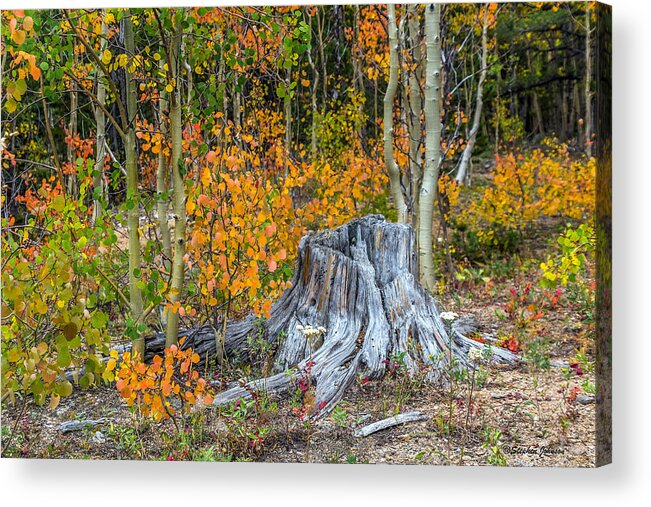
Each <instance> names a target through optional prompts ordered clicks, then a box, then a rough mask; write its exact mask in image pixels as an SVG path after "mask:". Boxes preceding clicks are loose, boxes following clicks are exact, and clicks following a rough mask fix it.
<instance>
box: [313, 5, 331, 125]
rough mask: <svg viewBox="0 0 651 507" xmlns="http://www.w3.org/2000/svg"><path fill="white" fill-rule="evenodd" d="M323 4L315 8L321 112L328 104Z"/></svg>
mask: <svg viewBox="0 0 651 507" xmlns="http://www.w3.org/2000/svg"><path fill="white" fill-rule="evenodd" d="M325 8H326V7H325V6H321V7H317V9H316V26H317V32H318V34H319V55H320V56H321V70H322V72H321V74H323V91H322V97H321V100H322V104H321V105H322V107H321V110H322V112H323V113H325V111H326V107H327V105H328V67H327V61H326V56H325V48H324V47H323V30H324V28H325V26H324V25H325V18H326V16H325V13H324V12H323V11H324V9H325Z"/></svg>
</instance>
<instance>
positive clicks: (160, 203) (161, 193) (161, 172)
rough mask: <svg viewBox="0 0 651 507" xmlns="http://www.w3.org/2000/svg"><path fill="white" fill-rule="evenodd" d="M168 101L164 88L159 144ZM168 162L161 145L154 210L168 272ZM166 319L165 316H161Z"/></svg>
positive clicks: (165, 130) (164, 139)
mask: <svg viewBox="0 0 651 507" xmlns="http://www.w3.org/2000/svg"><path fill="white" fill-rule="evenodd" d="M164 66H165V60H163V59H161V60H159V70H160V72H161V73H164ZM167 108H168V101H167V92H166V91H165V89H163V90H161V92H160V102H159V104H158V117H159V122H160V126H159V128H160V133H161V138H162V139H161V144H162V143H166V142H167V136H168V128H167V118H168V111H167ZM169 170H170V168H169V164H168V162H167V153H166V150H165V149H164V146H161V149H160V151H159V152H158V168H157V169H156V193H157V202H156V212H157V213H158V227H159V229H160V235H161V242H162V244H163V267H164V269H165V271H167V272H168V273H169V272H170V270H171V268H172V239H171V235H170V228H169V225H168V223H167V213H168V210H169V196H168V192H169V189H170V185H169V178H170V176H169ZM163 320H164V321H166V319H165V317H164V318H163Z"/></svg>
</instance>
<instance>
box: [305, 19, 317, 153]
mask: <svg viewBox="0 0 651 507" xmlns="http://www.w3.org/2000/svg"><path fill="white" fill-rule="evenodd" d="M317 9H318V7H317ZM305 13H306V16H307V17H308V20H309V21H310V23H309V24H310V26H311V25H312V22H311V18H309V13H308V12H307V8H306V9H305ZM313 49H314V47H313V46H312V47H311V48H310V49H309V50H308V51H307V60H308V62H309V64H310V68H311V69H312V130H311V139H310V153H311V155H312V159H313V160H314V159H315V158H316V152H317V138H316V128H317V116H318V114H317V91H318V89H319V71H318V70H317V68H316V65H315V63H314V61H315V57H313V56H312V51H313Z"/></svg>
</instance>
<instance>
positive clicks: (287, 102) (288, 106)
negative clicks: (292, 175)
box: [283, 68, 292, 176]
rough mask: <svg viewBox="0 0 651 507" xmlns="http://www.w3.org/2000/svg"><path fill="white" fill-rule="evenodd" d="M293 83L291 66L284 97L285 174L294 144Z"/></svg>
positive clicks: (286, 79)
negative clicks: (291, 88)
mask: <svg viewBox="0 0 651 507" xmlns="http://www.w3.org/2000/svg"><path fill="white" fill-rule="evenodd" d="M291 84H292V70H291V68H289V69H287V74H286V78H285V98H284V107H285V156H284V157H283V170H284V172H285V176H287V172H288V165H287V162H288V160H287V159H288V158H289V151H290V149H291V146H292V98H291V93H290V89H289V87H290V85H291Z"/></svg>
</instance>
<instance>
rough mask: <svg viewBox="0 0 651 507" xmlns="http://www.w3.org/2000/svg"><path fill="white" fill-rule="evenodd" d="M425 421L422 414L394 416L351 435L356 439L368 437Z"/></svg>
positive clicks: (412, 413)
mask: <svg viewBox="0 0 651 507" xmlns="http://www.w3.org/2000/svg"><path fill="white" fill-rule="evenodd" d="M426 419H427V416H426V415H425V414H423V413H422V412H405V413H403V414H398V415H396V416H393V417H388V418H387V419H382V420H381V421H377V422H374V423H371V424H369V425H368V426H364V427H363V428H360V429H358V430H356V431H355V432H354V433H353V435H354V436H356V437H368V436H369V435H372V434H373V433H377V432H378V431H382V430H385V429H387V428H392V427H393V426H398V425H399V424H405V423H409V422H416V421H424V420H426Z"/></svg>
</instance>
